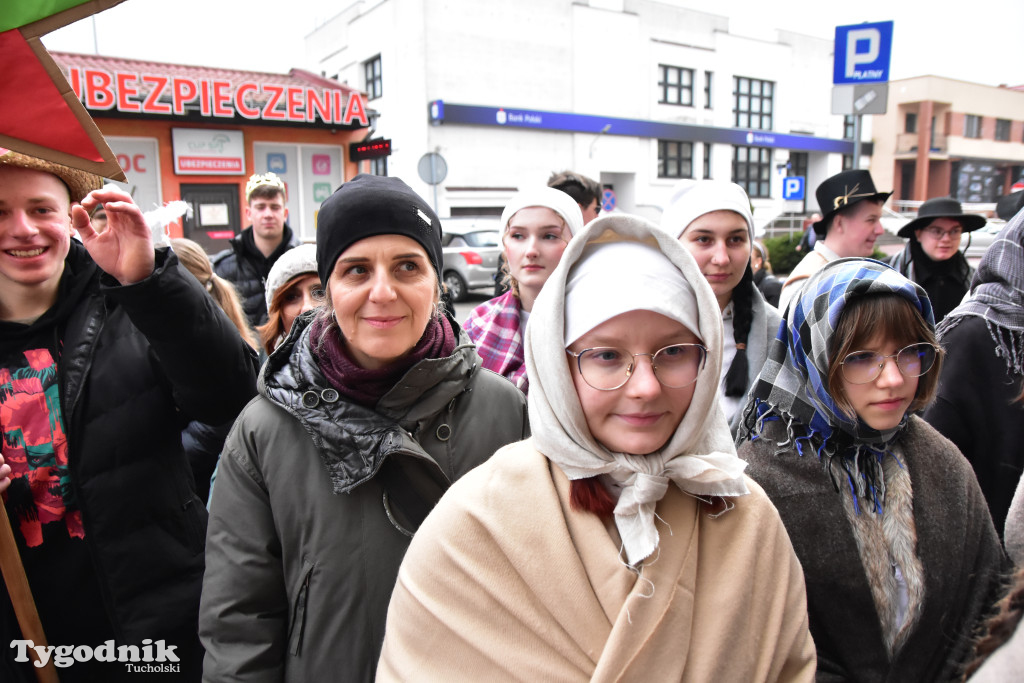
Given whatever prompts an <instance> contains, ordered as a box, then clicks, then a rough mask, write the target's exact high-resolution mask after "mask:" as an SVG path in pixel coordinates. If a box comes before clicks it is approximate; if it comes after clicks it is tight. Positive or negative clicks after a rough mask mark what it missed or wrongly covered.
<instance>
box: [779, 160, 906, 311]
mask: <svg viewBox="0 0 1024 683" xmlns="http://www.w3.org/2000/svg"><path fill="white" fill-rule="evenodd" d="M815 194H816V195H817V197H818V206H820V207H821V213H822V215H823V216H824V218H822V219H821V220H820V221H818V222H816V223H815V224H814V232H815V233H817V235H818V239H817V241H815V243H814V250H813V251H811V253H809V254H807V256H804V258H803V259H802V260H801V261H800V263H798V264H797V266H796V268H794V269H793V272H792V273H790V275H789V277H788V278H787V279H786V282H785V283H784V284H783V285H782V293H781V294H780V295H779V311H780V312H784V311H785V310H786V307H787V306H789V302H790V301H791V300H792V299H793V298H795V297H796V296H797V295H798V294H799V292H800V291H801V290H802V289H803V286H804V284H805V282H806V281H807V278H809V277H810V276H811V275H813V274H814V273H816V272H817V271H818V269H820V268H821V267H822V266H824V265H825V264H826V263H828V262H829V261H835V260H836V259H840V258H847V257H851V256H871V254H872V253H874V250H875V240H877V239H878V236H879V235H881V234H882V205H883V204H884V203H885V200H886V199H888V198H889V195H891V194H892V192H878V191H877V190H876V189H875V182H874V181H873V180H872V179H871V174H870V173H868V172H867V171H863V170H860V169H853V170H850V171H843V172H842V173H838V174H836V175H834V176H832V177H831V178H828V179H827V180H826V181H825V182H823V183H822V184H821V185H818V189H817V190H816V191H815Z"/></svg>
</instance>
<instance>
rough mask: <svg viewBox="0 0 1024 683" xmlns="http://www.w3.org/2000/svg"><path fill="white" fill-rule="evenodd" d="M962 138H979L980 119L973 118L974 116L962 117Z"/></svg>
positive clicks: (978, 117)
mask: <svg viewBox="0 0 1024 683" xmlns="http://www.w3.org/2000/svg"><path fill="white" fill-rule="evenodd" d="M964 137H965V138H980V137H981V117H980V116H975V115H974V114H968V115H967V116H965V117H964Z"/></svg>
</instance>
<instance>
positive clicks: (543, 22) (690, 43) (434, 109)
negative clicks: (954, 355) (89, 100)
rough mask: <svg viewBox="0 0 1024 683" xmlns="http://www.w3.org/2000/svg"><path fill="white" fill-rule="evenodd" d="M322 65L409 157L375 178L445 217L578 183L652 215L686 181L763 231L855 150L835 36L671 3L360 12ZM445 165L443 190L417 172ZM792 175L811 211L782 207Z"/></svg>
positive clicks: (553, 1) (344, 23) (376, 5)
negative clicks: (746, 201)
mask: <svg viewBox="0 0 1024 683" xmlns="http://www.w3.org/2000/svg"><path fill="white" fill-rule="evenodd" d="M306 53H307V60H308V66H309V67H310V69H311V70H314V71H317V72H319V73H322V74H323V75H325V76H327V77H329V78H336V79H337V80H339V81H341V82H343V83H346V84H348V85H350V86H354V87H356V88H360V89H362V90H364V91H365V92H366V93H367V94H368V96H369V106H370V107H371V108H372V109H373V110H375V111H376V112H377V113H378V115H379V116H378V118H377V119H376V122H375V128H376V130H375V132H374V136H375V137H382V138H387V139H390V140H391V143H392V155H391V157H390V158H388V160H387V165H386V168H385V166H384V165H383V162H374V163H375V165H374V166H373V167H372V168H371V166H370V162H363V164H365V165H366V166H365V170H368V171H371V172H374V171H375V172H385V171H386V173H387V174H388V175H392V176H398V177H401V178H402V179H403V180H405V181H406V182H408V183H409V184H410V185H411V186H412V187H413V188H414V189H415V190H416V191H417V192H419V193H420V194H421V195H422V196H423V197H425V198H426V199H427V200H428V201H434V202H435V203H436V208H437V211H438V213H439V215H441V216H442V217H445V216H452V215H489V214H495V213H500V211H501V208H502V207H503V206H504V204H505V203H506V201H507V199H508V198H509V196H511V194H512V193H514V192H515V191H517V190H519V189H522V188H526V187H530V186H536V185H543V184H545V183H546V182H547V179H548V177H549V176H550V175H551V173H552V172H556V171H561V170H572V171H575V172H577V173H582V174H584V175H587V176H590V177H591V178H594V179H595V180H598V181H599V182H600V183H601V184H602V185H603V186H604V187H606V188H607V189H608V190H610V192H609V193H608V197H607V199H606V202H605V204H606V209H608V208H611V206H612V204H613V203H614V208H616V209H619V210H623V211H628V212H633V213H640V214H643V215H647V216H649V217H651V218H653V219H657V218H658V217H659V216H660V213H661V207H662V206H663V205H664V204H665V203H666V202H667V201H668V199H669V197H670V196H671V194H672V191H673V188H674V187H675V186H676V184H677V183H679V181H680V180H682V179H686V178H693V179H699V178H705V177H710V178H715V179H723V180H732V181H734V182H737V183H739V184H741V185H743V186H744V187H745V189H747V191H748V194H749V195H750V196H751V200H752V203H753V205H754V207H755V216H758V217H760V219H761V220H762V221H763V220H764V219H766V218H767V217H770V216H774V215H776V214H779V213H781V212H783V211H786V210H788V211H796V212H801V211H804V210H806V211H808V212H811V211H816V210H817V208H818V207H817V203H816V201H815V200H814V188H815V187H816V186H817V185H818V184H819V183H820V182H821V181H822V180H824V179H825V178H827V177H828V176H830V175H832V174H834V173H838V172H839V171H840V170H842V169H843V168H844V164H845V165H847V166H848V165H849V164H850V159H851V157H850V155H852V153H853V141H852V140H850V139H844V132H845V133H846V134H847V136H849V135H850V134H851V127H850V126H849V125H845V126H844V117H842V116H838V115H833V114H832V113H831V89H832V76H831V74H832V41H831V40H823V39H820V38H813V37H808V36H804V35H800V34H795V33H789V32H785V31H781V30H767V31H763V32H762V35H759V36H758V37H750V36H743V35H737V34H734V33H731V32H730V30H729V20H728V19H727V18H725V17H721V16H716V15H713V14H708V13H703V12H698V11H693V10H687V9H682V8H679V7H676V6H673V5H670V4H666V3H663V2H654V1H652V0H589V2H588V1H587V0H519V1H518V2H515V3H506V2H497V1H495V0H361V1H359V2H354V3H352V4H350V5H349V6H348V7H346V8H345V9H344V10H343V11H342V12H341V13H339V14H338V15H337V16H335V17H334V18H332V19H331V20H329V21H328V22H327V23H325V24H324V25H322V26H321V27H319V28H318V29H317V30H316V31H314V32H313V33H312V34H310V35H309V36H308V37H307V38H306ZM431 152H434V153H437V154H440V155H441V157H443V159H444V162H445V165H446V167H447V174H446V176H445V178H444V180H443V181H442V182H440V183H439V184H437V185H434V186H432V185H430V184H427V183H425V182H423V181H422V180H421V179H420V176H419V174H418V165H419V163H420V161H421V158H422V157H424V155H425V154H428V153H431ZM844 157H845V160H844ZM786 175H794V176H804V177H806V183H805V197H806V205H804V203H802V202H799V201H790V202H786V201H784V200H783V178H784V177H785V176H786ZM787 186H788V187H790V188H791V187H792V183H789V184H787Z"/></svg>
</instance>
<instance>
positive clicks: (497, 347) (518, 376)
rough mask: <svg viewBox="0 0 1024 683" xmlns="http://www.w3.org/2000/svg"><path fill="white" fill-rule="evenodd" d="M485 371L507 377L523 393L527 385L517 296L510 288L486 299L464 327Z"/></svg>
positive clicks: (475, 309)
mask: <svg viewBox="0 0 1024 683" xmlns="http://www.w3.org/2000/svg"><path fill="white" fill-rule="evenodd" d="M463 328H464V329H465V330H466V334H468V335H469V338H470V339H472V340H473V342H474V343H475V344H476V350H477V353H479V354H480V358H481V359H482V360H483V365H484V367H485V368H487V369H488V370H491V371H493V372H496V373H498V374H499V375H502V376H503V377H506V378H507V379H509V380H510V381H511V382H512V383H513V384H515V385H516V387H518V388H519V390H520V391H522V392H523V393H524V394H525V393H526V392H527V391H528V390H529V388H530V382H529V380H528V379H527V378H526V362H525V359H524V357H523V335H522V332H521V331H520V330H519V299H518V298H517V297H516V295H515V294H513V293H512V292H511V291H508V292H505V293H504V294H502V295H501V296H498V297H495V298H493V299H491V300H490V301H485V302H484V303H482V304H480V305H479V306H477V307H476V308H474V309H473V312H472V313H470V314H469V318H467V319H466V324H465V325H464V326H463Z"/></svg>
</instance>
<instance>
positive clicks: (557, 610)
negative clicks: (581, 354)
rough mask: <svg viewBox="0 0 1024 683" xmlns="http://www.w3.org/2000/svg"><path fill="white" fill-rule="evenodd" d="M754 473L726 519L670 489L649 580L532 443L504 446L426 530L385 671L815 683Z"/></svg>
mask: <svg viewBox="0 0 1024 683" xmlns="http://www.w3.org/2000/svg"><path fill="white" fill-rule="evenodd" d="M747 484H748V486H749V488H750V494H749V495H746V496H742V497H740V498H737V499H735V501H734V502H735V505H736V507H735V508H733V509H732V510H730V511H729V512H727V513H726V514H724V515H721V516H720V517H717V518H712V517H711V516H710V515H709V510H708V507H707V505H706V504H705V503H702V502H700V501H699V500H697V499H696V498H693V497H691V496H688V495H686V494H684V493H682V492H681V491H680V490H679V489H678V488H677V487H675V486H670V487H669V490H668V492H667V493H666V494H665V497H664V498H663V499H662V500H661V501H660V502H659V503H658V505H657V514H658V516H659V517H660V518H661V519H662V520H664V523H659V527H660V530H661V536H662V539H668V540H663V542H662V543H661V545H660V551H659V554H658V555H657V557H656V559H654V561H651V562H648V563H646V564H645V565H644V568H643V574H642V576H640V575H638V574H637V573H636V572H635V571H633V570H631V569H629V568H628V567H627V566H626V565H624V564H623V563H622V562H621V561H620V559H619V542H618V538H617V535H615V534H614V527H612V529H611V533H610V532H609V528H608V527H607V526H606V525H605V524H604V522H602V520H601V519H600V518H599V517H597V516H596V515H593V514H590V513H583V512H577V511H574V510H571V509H570V508H569V480H568V479H567V478H566V477H565V475H564V474H563V473H562V471H561V470H560V469H559V468H558V467H557V466H554V465H552V464H551V463H550V461H549V460H548V459H547V458H545V457H544V456H543V455H542V454H540V453H538V452H537V451H536V450H534V449H533V447H532V445H531V442H530V441H524V442H521V443H519V444H513V445H512V446H508V447H506V448H505V449H503V450H501V451H499V452H498V453H497V454H496V455H495V456H494V457H493V458H491V459H490V460H489V461H488V462H486V463H484V464H483V465H481V466H480V467H478V468H476V469H475V470H473V471H472V472H470V473H469V474H468V475H466V476H465V477H463V478H462V479H461V480H459V481H458V482H456V483H455V484H454V485H453V486H452V488H451V489H450V491H449V493H448V494H446V495H445V497H444V498H443V499H442V501H441V503H440V504H439V505H438V507H437V508H435V510H434V511H433V513H431V515H430V517H428V518H427V520H426V522H425V523H424V524H423V526H422V527H421V528H420V530H419V531H418V532H417V534H416V538H415V539H414V540H413V543H412V546H411V547H410V548H409V551H408V553H407V554H406V556H405V560H404V562H403V564H402V568H401V570H400V572H399V575H398V584H397V586H396V587H395V592H394V594H393V595H392V598H391V606H390V608H389V611H388V622H387V624H388V625H387V633H386V635H385V638H384V650H383V653H382V655H381V660H380V664H379V666H378V670H377V680H378V681H444V682H445V683H451V682H452V681H505V680H510V681H512V680H515V681H588V680H590V681H744V682H750V681H812V680H813V679H814V670H815V654H814V644H813V642H812V641H811V636H810V633H809V631H808V628H807V606H806V597H805V593H804V579H803V573H802V571H801V569H800V565H799V563H798V562H797V559H796V556H795V554H794V553H793V548H792V546H791V545H790V542H789V537H788V536H787V535H786V532H785V530H784V529H783V527H782V522H781V521H780V519H779V515H778V513H777V512H776V510H775V508H774V507H773V506H772V504H771V503H770V502H769V501H768V499H767V497H766V496H765V494H764V492H763V491H762V490H761V488H760V487H759V486H758V485H757V484H755V483H753V481H751V480H748V482H747ZM669 530H671V532H670V531H669ZM669 533H671V538H669ZM645 596H649V597H645Z"/></svg>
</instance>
